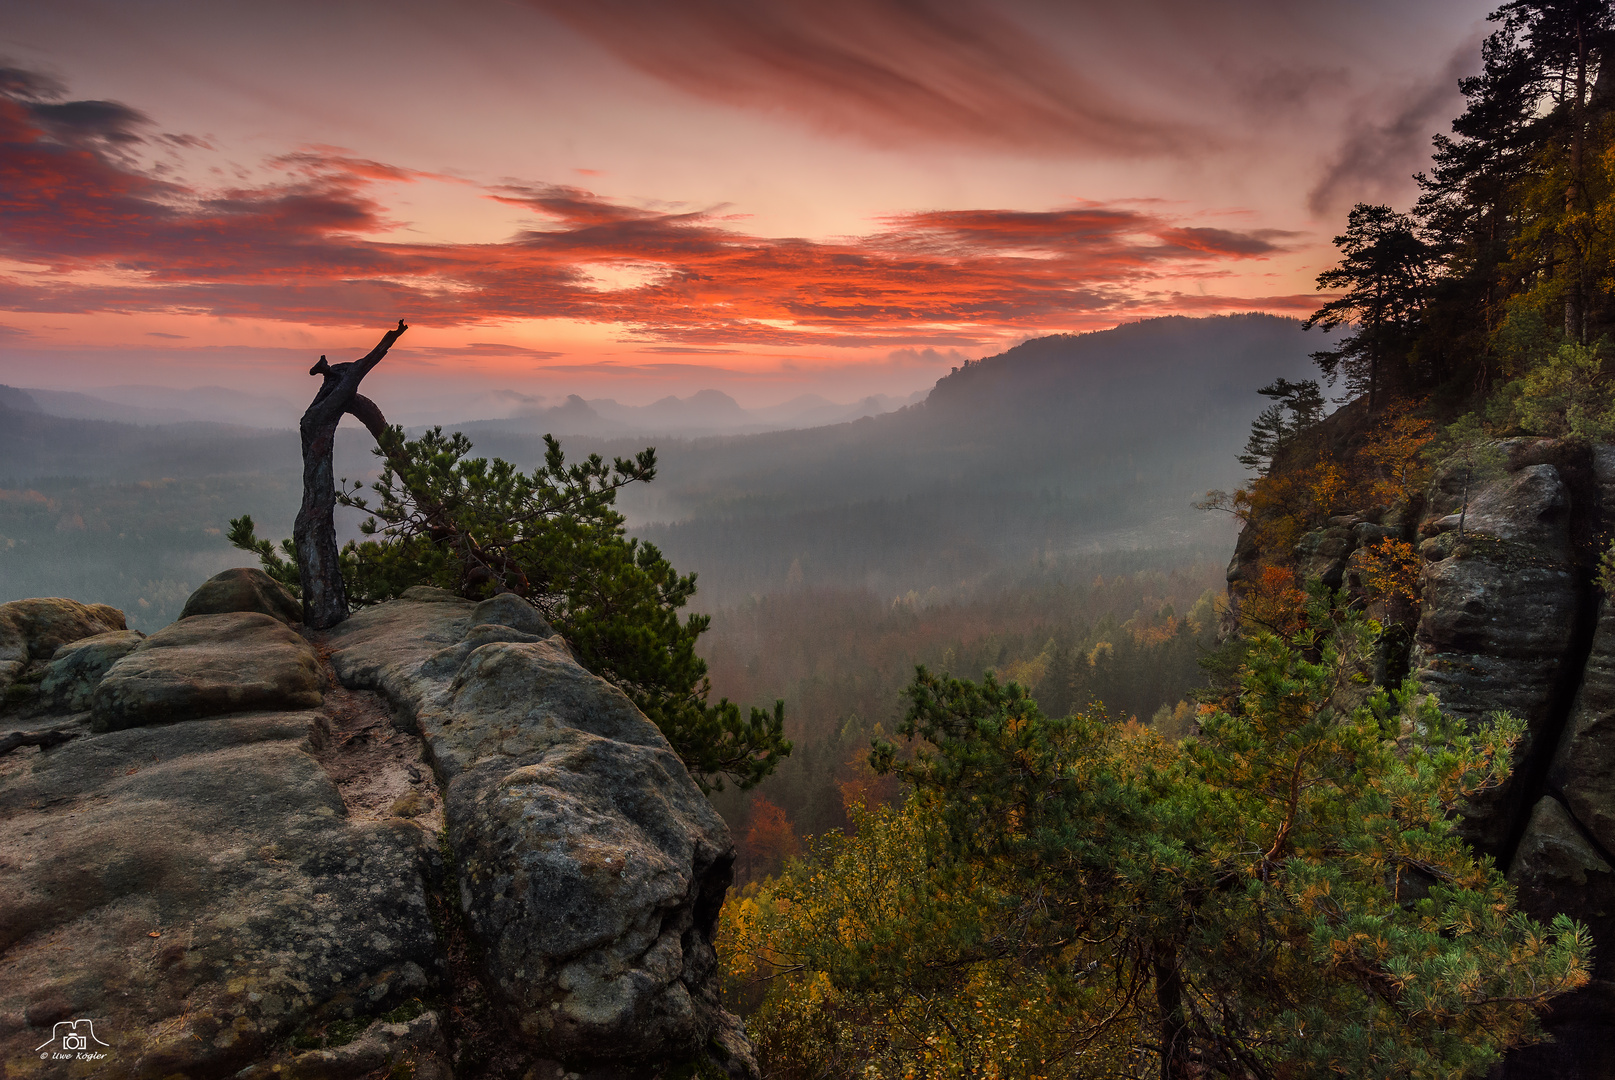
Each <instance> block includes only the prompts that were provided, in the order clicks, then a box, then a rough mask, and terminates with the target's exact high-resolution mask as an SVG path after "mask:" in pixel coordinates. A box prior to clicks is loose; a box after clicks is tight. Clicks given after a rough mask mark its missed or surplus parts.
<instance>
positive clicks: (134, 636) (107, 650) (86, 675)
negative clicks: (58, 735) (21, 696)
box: [39, 630, 146, 713]
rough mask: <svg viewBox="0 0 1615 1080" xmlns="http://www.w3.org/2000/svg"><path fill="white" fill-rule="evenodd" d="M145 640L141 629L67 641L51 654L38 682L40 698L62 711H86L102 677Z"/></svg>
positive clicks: (117, 631)
mask: <svg viewBox="0 0 1615 1080" xmlns="http://www.w3.org/2000/svg"><path fill="white" fill-rule="evenodd" d="M145 640H146V635H145V634H142V633H141V632H140V631H139V630H109V631H108V632H106V633H105V634H96V635H95V636H93V637H87V638H82V639H80V640H78V641H72V642H68V643H67V644H66V645H63V646H62V647H61V648H59V649H57V650H56V654H55V655H54V656H52V657H51V660H50V666H49V667H48V668H46V669H45V677H44V679H43V680H42V681H41V682H40V684H39V694H40V697H41V698H43V699H44V703H45V705H46V706H47V707H49V708H53V709H55V710H56V711H59V712H64V713H77V712H87V711H88V710H89V708H90V703H91V701H93V700H94V698H95V688H96V686H98V685H99V684H100V682H101V677H102V676H103V675H105V674H106V673H107V671H108V669H110V668H111V667H112V665H113V664H115V663H117V662H118V661H119V660H122V659H123V658H124V657H125V656H128V655H129V654H130V653H131V652H133V651H134V650H135V648H136V646H138V645H139V644H140V643H141V642H142V641H145Z"/></svg>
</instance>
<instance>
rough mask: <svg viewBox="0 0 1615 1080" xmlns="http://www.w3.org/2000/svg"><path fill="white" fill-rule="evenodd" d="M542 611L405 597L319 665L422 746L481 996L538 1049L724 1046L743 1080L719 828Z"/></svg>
mask: <svg viewBox="0 0 1615 1080" xmlns="http://www.w3.org/2000/svg"><path fill="white" fill-rule="evenodd" d="M536 616H537V613H536V611H533V610H532V609H531V607H530V605H526V604H525V602H524V601H520V600H519V599H518V598H514V597H508V596H501V597H495V598H494V599H492V600H489V601H485V602H484V603H482V604H480V605H472V604H470V603H469V602H467V601H455V600H453V599H452V598H444V597H435V596H425V595H418V596H416V597H407V598H406V599H404V600H401V601H399V602H397V603H393V604H385V605H382V606H380V607H378V608H373V609H370V610H366V611H363V612H360V613H359V614H357V615H355V616H354V617H353V618H351V619H349V620H348V621H347V622H345V623H343V624H342V625H340V626H338V627H337V628H336V629H335V630H334V631H333V632H332V634H331V639H330V645H331V649H332V653H331V659H332V664H333V666H334V668H335V670H336V671H337V673H338V677H339V678H341V679H342V681H343V682H344V683H348V684H349V685H355V686H361V687H367V688H375V689H379V690H381V691H382V692H383V693H384V694H385V695H386V696H387V697H388V698H389V699H390V700H391V701H392V702H393V703H394V706H395V708H397V709H398V710H399V711H400V712H402V713H407V714H408V715H409V717H410V719H409V720H408V721H407V722H410V723H413V724H414V725H415V726H416V728H417V729H418V731H419V733H420V735H421V737H422V739H423V740H424V741H425V743H426V746H427V751H428V755H429V758H430V760H431V762H432V765H433V767H434V769H435V770H436V771H437V773H438V775H439V776H440V777H441V778H442V779H443V781H444V783H445V785H446V788H447V798H446V808H445V819H446V823H447V828H448V836H449V843H450V846H451V848H452V849H453V851H454V853H455V858H456V860H457V862H458V865H457V868H456V869H457V875H458V878H459V882H460V903H461V909H462V911H463V913H464V914H465V917H466V921H467V925H468V927H469V928H470V930H471V932H472V934H473V935H474V936H475V938H476V940H477V942H478V943H479V945H480V946H481V948H482V950H483V954H484V962H483V966H484V969H485V973H486V976H487V982H488V986H489V988H490V989H491V990H492V991H493V992H494V993H495V994H496V995H497V996H498V998H499V999H500V1002H501V1004H502V1006H503V1008H504V1009H505V1010H506V1011H507V1012H508V1013H509V1014H510V1015H512V1016H513V1017H514V1019H515V1021H516V1024H517V1026H518V1029H519V1031H520V1033H521V1035H522V1037H523V1038H524V1039H525V1040H526V1041H527V1043H528V1045H529V1046H530V1047H531V1048H532V1051H533V1052H534V1053H535V1054H541V1055H543V1056H545V1057H550V1056H553V1057H558V1058H566V1059H583V1060H594V1061H597V1062H617V1063H619V1064H622V1065H625V1066H632V1065H633V1064H635V1063H638V1064H640V1065H644V1064H646V1063H649V1062H656V1061H661V1060H666V1059H667V1058H669V1057H675V1056H678V1055H689V1054H694V1053H697V1052H700V1051H701V1050H702V1048H703V1047H707V1046H708V1045H709V1044H710V1043H711V1042H712V1041H713V1040H717V1042H718V1044H720V1045H723V1044H725V1041H726V1040H727V1041H728V1042H729V1043H732V1045H733V1048H734V1049H733V1052H731V1053H729V1054H728V1055H727V1058H728V1063H727V1065H725V1067H726V1068H730V1069H733V1070H735V1072H734V1075H737V1076H754V1075H755V1063H754V1062H752V1061H751V1059H750V1057H749V1048H748V1047H747V1044H746V1043H745V1040H744V1036H743V1035H740V1034H739V1031H740V1029H739V1027H738V1025H737V1023H736V1022H735V1021H734V1019H733V1018H732V1017H730V1016H728V1014H726V1013H724V1012H723V1010H722V1009H721V1007H720V1006H719V1004H718V1000H717V995H716V987H715V984H714V976H715V972H716V954H715V953H714V951H713V947H712V937H713V933H714V931H715V928H716V920H717V915H718V910H719V907H720V905H721V903H722V900H723V895H724V891H725V890H726V889H727V887H728V883H729V880H730V867H731V864H732V861H733V857H734V849H733V845H732V842H731V840H730V837H729V833H728V829H727V828H726V827H725V825H724V824H723V821H722V819H721V818H719V817H718V816H717V814H716V813H715V812H714V811H713V810H712V808H711V806H710V804H709V803H708V802H707V801H706V799H705V798H704V797H703V796H702V795H701V793H700V790H699V789H698V788H697V787H696V785H695V784H694V782H693V781H692V780H691V779H690V777H689V774H688V773H687V772H686V771H685V769H684V767H683V764H682V763H681V762H680V761H679V759H678V757H677V755H676V754H674V753H673V750H672V748H671V747H670V746H669V745H668V744H667V741H666V739H665V738H664V737H663V736H662V734H661V732H659V731H658V730H657V729H656V727H655V725H654V724H652V723H651V722H650V721H649V720H647V719H645V717H644V716H643V714H641V713H639V712H638V710H636V709H635V708H634V706H633V704H632V703H631V702H629V701H628V699H627V698H626V697H625V696H624V695H623V694H622V693H621V692H620V691H618V690H617V689H615V688H614V687H612V686H611V685H610V684H609V683H607V682H605V681H604V680H602V679H599V678H597V677H595V676H593V675H590V674H589V673H588V672H586V671H584V670H583V669H582V668H581V667H579V666H578V665H577V663H576V661H575V660H573V658H572V656H571V654H570V652H569V651H568V650H567V649H566V646H565V643H564V642H563V641H562V640H561V639H560V638H559V637H557V636H548V637H544V636H540V635H541V634H542V632H543V631H547V630H548V629H549V627H548V626H547V625H544V624H542V620H541V619H536V618H535V617H536ZM406 628H407V632H405V631H406ZM406 642H407V644H406ZM428 646H436V647H435V648H430V647H428Z"/></svg>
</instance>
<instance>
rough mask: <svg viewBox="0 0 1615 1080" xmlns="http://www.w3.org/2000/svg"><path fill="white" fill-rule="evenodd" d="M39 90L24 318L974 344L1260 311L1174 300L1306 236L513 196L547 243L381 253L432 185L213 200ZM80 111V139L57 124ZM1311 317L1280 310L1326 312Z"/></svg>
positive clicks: (298, 182)
mask: <svg viewBox="0 0 1615 1080" xmlns="http://www.w3.org/2000/svg"><path fill="white" fill-rule="evenodd" d="M18 85H23V86H24V89H21V90H19V89H17V86H18ZM26 85H27V84H25V83H23V84H19V83H18V81H17V80H12V81H11V82H10V83H7V82H5V81H4V80H0V255H4V256H7V257H10V258H12V259H15V260H19V261H21V262H24V263H32V264H42V265H45V266H48V267H50V268H51V272H50V273H43V274H23V273H14V274H11V275H9V276H6V275H0V308H5V309H7V310H12V311H20V312H76V313H88V312H102V311H107V312H148V313H149V312H176V311H177V312H196V313H204V314H210V315H217V316H226V317H251V318H261V319H270V320H281V321H286V322H296V323H304V324H316V325H318V324H324V325H354V324H357V323H376V322H385V321H388V320H391V319H394V318H397V317H399V316H400V315H402V316H405V317H407V318H408V319H409V320H410V321H411V322H417V323H420V324H423V325H436V326H466V325H472V324H477V323H486V322H490V321H505V320H512V319H534V318H537V319H543V318H563V319H571V320H577V321H581V322H592V323H605V324H615V325H618V326H621V327H622V328H623V329H624V332H625V333H626V334H627V336H628V337H629V338H630V339H631V340H636V341H641V342H645V343H648V344H653V345H664V346H665V345H676V346H686V347H701V346H723V347H730V348H734V347H741V346H749V347H752V348H756V347H759V346H764V345H767V346H791V345H802V344H810V343H811V344H819V345H834V346H842V347H857V346H869V345H881V344H909V343H930V344H937V345H948V344H968V343H971V342H973V341H976V340H979V339H980V338H981V337H982V336H983V335H984V334H994V335H996V334H1001V333H1013V332H1016V331H1023V330H1026V329H1030V328H1036V327H1047V326H1050V325H1056V326H1063V327H1065V328H1074V327H1081V326H1087V325H1093V324H1094V323H1095V322H1096V321H1100V320H1105V319H1108V320H1110V321H1114V320H1115V319H1116V318H1118V317H1121V316H1123V315H1128V316H1132V315H1140V314H1150V313H1159V312H1166V311H1175V310H1191V309H1192V310H1246V309H1249V308H1251V307H1254V306H1258V302H1256V301H1253V300H1251V299H1237V300H1233V299H1227V298H1216V297H1205V296H1196V297H1190V298H1185V297H1184V296H1183V295H1182V293H1181V290H1180V289H1177V288H1174V287H1173V284H1172V283H1173V282H1174V281H1178V280H1181V279H1183V278H1185V277H1191V276H1193V277H1199V278H1204V277H1207V276H1213V275H1215V274H1217V273H1219V272H1221V268H1223V267H1225V266H1227V265H1229V264H1232V263H1238V262H1243V261H1249V260H1259V259H1264V258H1267V257H1269V256H1271V255H1274V254H1277V253H1280V252H1283V251H1285V250H1286V248H1285V245H1286V243H1287V242H1288V241H1289V240H1291V239H1292V237H1291V235H1290V234H1287V233H1281V232H1277V231H1274V230H1255V231H1250V232H1240V231H1237V230H1229V229H1221V228H1205V227H1200V226H1196V225H1192V224H1187V223H1184V222H1181V221H1176V220H1173V219H1172V218H1170V217H1168V216H1167V215H1165V214H1164V213H1160V212H1156V211H1153V210H1152V211H1145V210H1141V209H1138V208H1135V207H1126V206H1101V205H1079V206H1074V207H1068V208H1062V209H1056V210H1049V211H1040V212H1028V211H1013V210H950V211H924V212H915V213H908V214H899V215H893V216H890V217H888V218H885V219H883V220H882V221H881V223H880V224H881V228H880V229H879V231H876V232H874V233H872V234H870V235H867V236H861V237H849V238H843V239H837V240H807V239H801V238H789V237H785V238H781V237H763V236H754V235H750V234H748V233H745V232H742V231H740V230H739V229H738V228H736V227H733V226H732V224H731V223H730V222H728V221H727V220H725V219H724V218H722V217H720V216H719V215H718V214H717V213H715V212H707V211H694V210H690V211H680V212H672V211H666V210H652V209H646V208H644V207H637V206H630V205H625V204H623V203H621V202H614V201H611V200H608V199H605V198H601V197H599V196H597V195H595V194H592V193H591V192H588V191H585V190H583V189H580V188H577V187H569V186H560V185H546V184H518V183H508V184H505V185H501V186H499V187H496V188H491V189H488V196H489V197H490V198H492V199H495V200H498V201H500V202H502V203H505V204H508V205H511V206H516V207H521V208H522V209H523V210H525V211H526V212H528V213H530V214H534V215H537V216H538V218H539V219H540V222H541V223H540V224H539V225H538V226H537V227H533V228H530V229H527V230H526V231H523V232H519V233H517V234H516V235H514V236H512V237H511V238H510V239H508V240H506V241H504V242H501V243H482V244H453V243H448V244H424V243H399V242H396V241H390V240H380V239H376V238H375V237H377V236H380V235H381V234H383V233H384V232H386V231H387V230H389V229H390V228H392V226H393V225H394V224H395V223H394V222H392V221H391V220H390V219H389V217H388V214H387V208H386V207H385V206H384V205H383V203H382V201H381V196H380V194H379V193H378V191H377V188H376V185H378V184H383V183H397V182H411V181H414V180H417V179H420V178H422V177H424V176H426V175H427V174H422V173H416V172H412V171H409V170H404V169H399V168H396V167H393V166H390V165H386V164H383V163H380V162H375V161H369V160H362V159H355V158H352V157H349V156H346V155H344V154H343V153H341V152H339V151H335V150H331V149H329V148H311V149H305V150H302V151H299V152H297V153H295V154H289V155H284V156H282V157H280V158H277V159H275V160H274V162H272V164H274V165H276V166H277V167H279V168H280V169H282V171H283V172H285V174H286V178H285V179H284V180H283V181H280V182H277V183H270V184H264V185H260V186H256V187H239V188H231V189H225V190H215V191H208V190H201V189H197V188H194V187H189V186H186V185H183V184H180V183H177V182H174V181H170V180H159V179H155V178H153V177H151V176H149V175H147V174H145V173H143V172H141V171H139V169H138V168H137V167H136V166H135V165H134V164H132V163H131V162H130V161H129V160H126V159H125V158H124V157H123V156H122V154H123V151H122V149H121V146H122V143H120V142H119V141H118V140H117V139H115V138H113V136H114V135H119V136H120V137H122V136H127V137H128V138H135V139H138V138H139V136H138V135H132V134H130V132H131V126H132V124H134V123H135V119H132V118H138V120H139V122H142V123H144V122H145V121H144V118H143V117H140V114H138V113H134V112H133V110H128V109H126V108H124V107H123V106H118V105H116V103H108V102H98V103H89V104H93V105H95V106H97V108H96V109H79V110H76V111H74V110H70V109H68V107H69V106H72V105H74V104H75V103H72V102H67V103H60V104H58V103H54V102H48V101H44V100H42V99H40V98H39V96H38V94H37V92H35V91H31V90H29V89H27V88H26ZM8 91H9V92H8ZM31 95H32V96H31ZM50 110H56V112H55V113H52V112H50ZM63 110H68V112H66V113H64V112H63ZM120 110H121V111H120ZM68 114H71V115H72V116H74V117H75V123H74V124H66V123H63V122H60V121H59V120H58V121H55V122H53V121H52V117H53V116H60V115H68ZM97 125H99V126H97ZM288 170H289V171H288ZM614 280H615V281H616V282H617V283H615V284H613V281H614ZM1299 299H1300V298H1293V297H1284V298H1274V302H1273V303H1265V304H1263V305H1262V306H1267V307H1269V308H1273V307H1278V308H1280V309H1282V310H1303V309H1306V310H1310V306H1311V305H1312V304H1313V303H1314V302H1315V300H1314V298H1312V297H1307V298H1305V303H1299V302H1298V300H1299Z"/></svg>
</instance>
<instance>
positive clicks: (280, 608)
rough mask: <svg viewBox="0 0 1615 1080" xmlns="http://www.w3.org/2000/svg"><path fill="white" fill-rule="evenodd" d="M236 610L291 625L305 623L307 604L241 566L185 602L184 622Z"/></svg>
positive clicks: (210, 580)
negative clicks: (253, 613)
mask: <svg viewBox="0 0 1615 1080" xmlns="http://www.w3.org/2000/svg"><path fill="white" fill-rule="evenodd" d="M234 611H256V612H258V613H259V614H262V615H268V616H269V617H271V618H274V619H279V620H280V621H281V622H283V623H285V624H286V625H288V626H297V625H299V624H301V623H302V621H303V603H302V601H300V600H298V599H297V597H295V596H293V595H292V594H291V593H289V592H287V591H286V586H284V585H282V584H281V583H280V582H278V581H276V580H275V579H274V578H272V577H270V576H269V575H268V574H266V573H264V572H263V571H262V570H259V569H256V568H255V567H250V566H238V567H236V568H235V569H233V570H225V571H223V572H221V573H217V574H214V575H213V576H212V577H210V578H208V579H207V580H206V581H204V582H202V587H201V588H199V589H197V590H196V591H195V592H193V593H192V594H191V596H190V599H189V600H186V601H185V607H184V609H183V610H182V611H181V612H180V613H179V617H180V618H181V619H189V618H191V617H192V616H194V615H227V614H229V613H231V612H234Z"/></svg>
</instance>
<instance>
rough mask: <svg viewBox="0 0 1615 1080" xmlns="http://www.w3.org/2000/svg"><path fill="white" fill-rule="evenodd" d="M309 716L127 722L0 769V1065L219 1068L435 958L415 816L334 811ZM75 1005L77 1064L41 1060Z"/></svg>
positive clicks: (268, 1050)
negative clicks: (366, 819)
mask: <svg viewBox="0 0 1615 1080" xmlns="http://www.w3.org/2000/svg"><path fill="white" fill-rule="evenodd" d="M317 724H318V717H316V716H315V715H313V714H310V713H307V712H282V713H270V714H265V713H257V714H247V715H240V716H232V717H226V718H215V719H203V720H196V721H193V722H191V723H185V724H171V725H166V726H162V727H143V728H132V729H129V730H125V731H117V732H110V733H106V734H102V735H95V736H90V737H85V738H80V739H76V740H74V741H72V742H70V743H67V744H65V745H63V746H61V747H58V748H55V749H53V750H50V751H47V752H42V753H39V754H37V755H35V756H34V757H33V759H32V762H31V764H30V765H29V766H28V767H26V768H22V769H13V770H11V771H9V773H8V775H5V776H4V778H3V783H0V821H3V825H4V831H5V836H6V840H5V843H4V846H3V847H0V861H3V865H0V911H4V912H5V913H6V917H5V919H4V920H0V950H3V951H0V1055H3V1059H4V1060H5V1061H6V1062H7V1065H8V1068H9V1070H10V1072H9V1073H8V1075H11V1076H70V1075H91V1074H92V1073H93V1074H95V1075H108V1076H111V1075H126V1076H142V1075H149V1076H171V1075H176V1074H177V1075H186V1076H197V1077H200V1076H222V1075H228V1074H230V1073H233V1072H235V1071H237V1070H238V1069H240V1068H242V1067H244V1066H246V1065H248V1064H249V1063H251V1062H252V1061H254V1060H256V1059H259V1058H264V1057H267V1056H270V1055H271V1054H272V1053H273V1052H274V1051H275V1050H276V1049H277V1047H278V1045H279V1044H280V1043H281V1042H283V1041H284V1040H285V1039H286V1038H287V1037H288V1036H289V1035H290V1034H291V1033H292V1032H294V1031H295V1030H297V1029H298V1028H299V1027H301V1026H303V1025H305V1024H307V1023H310V1022H313V1021H319V1020H326V1019H338V1018H342V1017H345V1016H351V1015H355V1014H360V1015H364V1014H374V1013H378V1012H383V1011H385V1010H386V1009H389V1008H391V1007H393V1006H394V1005H396V1004H397V1003H398V1002H399V1001H401V1000H406V999H408V998H410V997H412V996H414V995H416V994H419V993H421V992H422V991H423V990H425V989H426V988H427V985H428V980H429V977H430V976H431V975H433V974H434V973H435V972H436V971H437V969H438V968H439V966H440V960H439V958H438V953H437V948H436V938H435V934H434V931H433V928H432V924H431V920H430V918H429V916H428V911H427V900H426V893H425V886H424V881H425V871H426V869H427V862H428V860H429V859H430V857H431V855H432V852H433V845H432V843H431V842H430V838H428V837H424V836H423V835H421V833H420V830H419V829H418V828H416V827H415V826H414V825H411V824H409V823H407V822H403V821H393V822H389V823H386V824H379V825H371V826H368V827H354V826H353V825H350V824H349V823H348V822H347V821H346V819H345V815H344V811H343V806H342V800H341V797H340V796H339V795H338V793H337V790H336V787H335V785H334V784H332V783H331V781H330V780H329V778H327V777H326V776H325V774H324V772H323V771H322V770H321V769H320V767H319V765H318V763H317V762H316V761H315V760H314V758H313V757H312V756H311V755H310V753H309V750H310V743H309V738H310V734H311V730H313V729H314V728H315V727H316V726H317ZM77 1017H91V1018H95V1019H96V1021H97V1024H96V1031H97V1032H98V1033H99V1034H100V1037H101V1038H102V1039H103V1040H104V1041H106V1042H107V1043H108V1044H109V1047H110V1048H109V1050H108V1052H109V1054H110V1055H111V1057H110V1060H109V1061H107V1062H104V1063H102V1064H101V1067H100V1068H99V1069H98V1070H89V1071H83V1070H80V1071H75V1070H74V1069H73V1068H72V1063H71V1062H65V1063H64V1062H56V1061H47V1060H41V1059H40V1058H39V1057H38V1055H37V1053H35V1052H34V1051H35V1048H36V1047H37V1046H38V1045H39V1044H41V1043H43V1042H45V1041H46V1040H47V1039H48V1038H49V1037H50V1036H51V1034H52V1028H53V1025H54V1024H55V1022H57V1021H59V1020H67V1019H72V1018H77Z"/></svg>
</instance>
